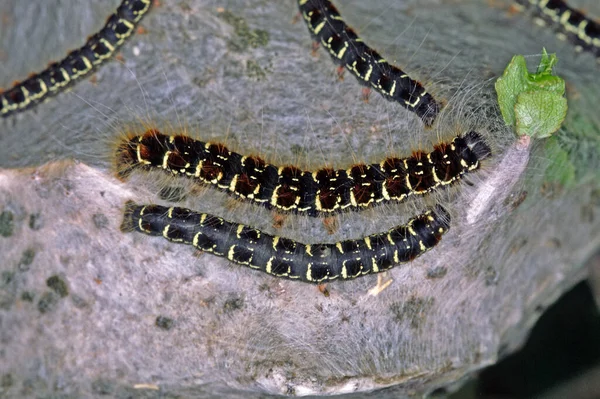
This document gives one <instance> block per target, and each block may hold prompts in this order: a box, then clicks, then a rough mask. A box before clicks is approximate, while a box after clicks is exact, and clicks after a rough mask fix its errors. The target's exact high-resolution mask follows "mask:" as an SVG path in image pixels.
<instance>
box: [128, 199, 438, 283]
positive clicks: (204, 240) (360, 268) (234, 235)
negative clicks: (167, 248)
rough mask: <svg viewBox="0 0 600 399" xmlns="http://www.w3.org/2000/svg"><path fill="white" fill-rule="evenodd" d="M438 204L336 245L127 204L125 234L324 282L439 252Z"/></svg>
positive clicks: (174, 209) (208, 217) (175, 210)
mask: <svg viewBox="0 0 600 399" xmlns="http://www.w3.org/2000/svg"><path fill="white" fill-rule="evenodd" d="M449 223H450V215H449V214H448V212H447V211H446V210H444V208H442V207H441V206H439V205H438V206H437V207H436V210H435V212H433V211H427V212H425V213H423V214H421V215H419V216H416V217H415V218H413V219H411V220H409V221H408V223H407V224H406V225H402V226H397V227H394V228H393V229H391V230H389V231H387V232H384V233H377V234H372V235H370V236H367V237H364V238H362V239H358V240H346V241H340V242H337V243H334V244H303V243H300V242H296V241H293V240H290V239H288V238H284V237H278V236H273V235H269V234H266V233H263V232H261V231H259V230H256V229H254V228H252V227H248V226H245V225H243V224H236V223H231V222H228V221H226V220H224V219H221V218H220V217H217V216H213V215H209V214H206V213H198V212H194V211H192V210H189V209H186V208H178V207H172V208H167V207H164V206H159V205H137V204H135V203H134V202H132V201H129V202H127V204H126V205H125V212H124V218H123V223H122V224H121V230H122V231H124V232H128V231H132V230H135V231H138V232H141V233H144V234H148V235H151V236H163V237H164V238H166V239H167V240H169V241H172V242H176V243H183V244H189V245H193V246H194V247H195V248H197V249H199V250H201V251H205V252H210V253H212V254H213V255H216V256H221V257H225V258H227V259H229V260H230V261H232V262H234V263H237V264H240V265H244V266H248V267H250V268H252V269H257V270H261V271H263V272H265V273H268V274H270V275H273V276H276V277H283V278H288V279H292V280H299V281H304V282H307V283H323V282H327V281H332V280H336V279H341V280H350V279H354V278H357V277H360V276H364V275H367V274H371V273H379V272H383V271H386V270H389V269H390V268H392V267H394V265H396V264H399V263H403V262H408V261H411V260H413V259H415V258H416V257H418V256H420V255H421V254H423V253H424V252H426V251H427V250H429V249H431V248H433V247H434V246H435V245H437V243H438V242H439V241H440V239H441V237H442V235H443V234H444V233H445V232H446V231H448V229H449V228H450V225H449Z"/></svg>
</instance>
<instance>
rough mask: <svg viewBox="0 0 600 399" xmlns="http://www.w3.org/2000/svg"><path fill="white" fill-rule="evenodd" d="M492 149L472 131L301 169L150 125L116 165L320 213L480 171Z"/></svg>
mask: <svg viewBox="0 0 600 399" xmlns="http://www.w3.org/2000/svg"><path fill="white" fill-rule="evenodd" d="M490 154H491V150H490V148H489V147H488V146H487V144H486V143H485V142H484V141H483V139H482V137H481V136H480V135H479V134H478V133H476V132H473V131H471V132H469V133H467V134H465V135H464V136H457V137H455V138H454V139H453V140H452V141H451V142H449V143H439V144H437V145H436V146H435V147H434V150H433V151H432V152H430V153H424V152H415V153H414V154H413V155H412V156H410V157H407V158H394V157H390V158H386V159H385V160H383V161H382V162H381V163H379V164H355V165H353V166H351V167H350V168H348V169H338V170H335V169H331V168H323V169H319V170H316V171H305V170H301V169H299V168H297V167H295V166H275V165H271V164H268V163H267V162H265V161H264V160H263V159H261V158H259V157H257V156H244V155H241V154H238V153H236V152H233V151H230V150H229V149H228V148H227V147H226V146H224V145H223V144H216V143H210V142H203V141H199V140H194V139H192V138H190V137H189V136H184V135H175V136H168V135H165V134H162V133H160V132H159V131H158V130H155V129H150V130H148V131H146V133H145V134H143V135H141V136H134V137H131V138H129V139H126V140H123V141H122V142H121V143H120V144H119V146H118V147H117V150H116V154H115V163H116V168H117V173H118V175H119V177H121V178H126V177H127V176H128V175H129V174H130V173H131V172H132V171H133V170H135V169H162V170H164V171H166V172H168V173H171V174H173V175H175V176H184V177H188V178H191V179H195V181H198V182H199V183H202V184H207V185H212V186H215V187H217V188H219V189H220V190H222V191H225V192H227V193H228V194H230V195H232V196H234V197H237V198H244V199H248V200H251V201H253V202H256V203H259V204H262V205H264V206H266V207H267V208H269V209H277V210H281V211H285V212H288V211H292V212H295V213H299V214H306V215H309V216H322V215H331V214H334V213H337V212H341V211H344V210H356V209H364V208H367V207H370V206H373V205H375V204H379V203H385V202H392V201H396V202H401V201H404V200H405V199H406V198H408V197H409V196H411V195H423V194H427V193H429V192H431V191H433V190H435V189H436V188H438V187H444V186H448V185H450V184H453V183H454V182H457V181H458V180H460V179H461V177H462V176H463V175H464V174H465V173H468V172H471V171H474V170H476V169H478V168H479V167H480V161H481V160H482V159H484V158H486V157H488V156H489V155H490Z"/></svg>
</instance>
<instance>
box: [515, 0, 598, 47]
mask: <svg viewBox="0 0 600 399" xmlns="http://www.w3.org/2000/svg"><path fill="white" fill-rule="evenodd" d="M515 1H516V2H517V3H518V4H520V5H522V6H525V7H533V8H534V9H535V13H536V15H537V16H539V18H541V19H542V20H543V21H545V22H548V23H550V24H557V26H558V27H559V29H560V33H561V34H562V36H566V37H567V38H568V39H569V40H570V41H571V42H572V43H573V44H575V46H576V50H577V51H582V50H585V51H589V52H591V53H592V54H594V55H595V56H596V57H600V23H598V22H596V21H594V20H593V19H591V18H587V17H586V16H585V14H584V13H582V12H581V11H579V10H576V9H574V8H572V7H569V6H568V5H567V3H566V2H565V1H563V0H515Z"/></svg>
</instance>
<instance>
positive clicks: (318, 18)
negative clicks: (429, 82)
mask: <svg viewBox="0 0 600 399" xmlns="http://www.w3.org/2000/svg"><path fill="white" fill-rule="evenodd" d="M298 6H299V7H300V12H301V13H302V16H303V18H304V20H305V21H306V24H307V26H308V29H309V30H310V32H311V34H312V36H313V37H314V38H315V40H316V41H318V42H320V43H321V44H322V45H323V47H324V48H325V49H327V51H329V54H330V55H331V57H332V58H333V59H334V61H335V62H336V63H338V64H340V65H341V66H343V67H346V69H348V70H349V71H350V72H351V73H352V74H353V75H354V76H355V77H356V78H357V79H358V81H359V82H360V83H361V84H362V85H365V86H368V87H371V88H373V89H374V90H376V91H378V92H379V93H380V94H381V95H382V96H383V97H384V98H386V99H388V100H391V101H397V102H398V103H400V104H401V105H402V106H403V107H405V108H406V109H408V110H409V111H412V112H414V113H415V114H417V115H418V116H419V118H421V119H422V120H423V122H424V123H425V125H427V126H431V125H432V124H433V122H434V121H435V118H436V116H437V114H438V113H439V111H440V104H438V103H437V102H436V101H435V99H434V98H433V96H432V95H431V94H429V93H428V92H427V91H426V90H425V88H424V87H423V85H422V84H421V83H419V82H417V81H416V80H413V79H411V78H410V77H409V76H408V75H407V74H406V73H405V72H403V71H402V70H401V69H400V68H398V67H396V66H394V65H391V64H389V63H388V62H387V61H386V60H385V59H384V58H383V57H382V56H381V55H380V54H379V53H378V52H377V51H375V50H374V49H372V48H370V47H369V46H367V45H366V44H365V43H364V42H363V41H362V40H361V39H360V38H359V37H358V35H357V34H356V32H355V31H354V30H353V29H352V28H350V27H349V26H348V25H347V24H346V23H345V22H344V21H343V20H342V17H341V16H340V13H339V12H338V10H337V8H336V7H335V6H334V5H333V4H332V3H331V2H330V1H329V0H298Z"/></svg>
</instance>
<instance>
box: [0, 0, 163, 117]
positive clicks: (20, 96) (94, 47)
mask: <svg viewBox="0 0 600 399" xmlns="http://www.w3.org/2000/svg"><path fill="white" fill-rule="evenodd" d="M151 6H152V0H123V2H122V3H121V5H120V6H119V8H117V11H116V12H115V13H114V14H112V15H111V16H110V17H108V20H107V21H106V24H105V25H104V27H103V28H102V29H101V30H100V32H98V33H96V34H94V35H93V36H91V37H90V38H89V39H88V40H87V42H86V43H85V44H84V45H83V46H82V47H80V48H79V49H77V50H73V51H71V52H70V53H69V54H68V55H67V56H66V57H65V58H64V59H63V60H61V61H58V62H54V63H52V64H50V65H49V66H48V68H46V69H45V70H43V71H42V72H40V73H37V74H34V75H33V76H31V77H29V78H28V79H26V80H24V81H23V82H19V83H15V85H14V86H13V87H12V88H11V89H9V90H7V91H5V92H1V93H0V115H1V116H2V117H7V116H9V115H11V114H14V113H17V112H21V111H24V110H26V109H28V108H31V107H33V106H35V105H36V104H39V103H41V102H42V101H44V100H46V99H47V98H49V97H51V96H54V95H56V94H58V93H60V92H61V91H64V90H65V89H66V88H68V87H69V86H70V85H72V84H73V83H75V82H76V81H77V80H79V79H81V78H82V77H84V76H87V75H89V74H90V73H91V72H92V71H93V70H95V69H96V68H97V67H98V66H100V65H101V64H102V63H103V62H104V61H106V60H107V59H109V58H110V57H112V56H113V55H114V54H115V53H116V51H117V50H118V49H119V47H120V46H121V45H122V44H123V43H124V42H125V40H127V38H128V37H129V36H131V35H132V34H133V32H134V30H135V28H136V26H137V24H138V23H139V22H140V20H141V19H142V18H143V17H144V15H146V13H147V12H148V11H149V10H150V7H151Z"/></svg>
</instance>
